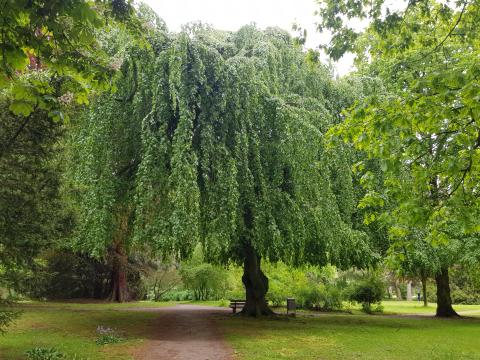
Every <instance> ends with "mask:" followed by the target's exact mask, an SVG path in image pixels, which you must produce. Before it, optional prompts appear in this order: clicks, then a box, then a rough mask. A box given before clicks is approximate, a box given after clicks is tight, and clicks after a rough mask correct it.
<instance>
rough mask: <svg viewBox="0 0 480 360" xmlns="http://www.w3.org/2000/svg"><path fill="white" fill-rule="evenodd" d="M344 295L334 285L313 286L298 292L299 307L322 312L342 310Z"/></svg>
mask: <svg viewBox="0 0 480 360" xmlns="http://www.w3.org/2000/svg"><path fill="white" fill-rule="evenodd" d="M342 300H343V298H342V293H341V291H340V290H339V289H338V288H336V287H335V286H334V285H311V286H308V287H305V288H303V289H299V290H298V292H297V303H298V305H299V307H302V308H306V309H313V310H320V311H332V310H340V309H342V305H343V304H342Z"/></svg>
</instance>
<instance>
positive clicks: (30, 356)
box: [25, 347, 66, 360]
mask: <svg viewBox="0 0 480 360" xmlns="http://www.w3.org/2000/svg"><path fill="white" fill-rule="evenodd" d="M25 356H26V358H27V360H57V359H66V358H65V355H64V354H63V353H61V352H60V351H58V350H57V349H55V348H54V347H51V348H38V347H37V348H33V349H30V350H28V351H27V352H25Z"/></svg>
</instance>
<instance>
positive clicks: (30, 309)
mask: <svg viewBox="0 0 480 360" xmlns="http://www.w3.org/2000/svg"><path fill="white" fill-rule="evenodd" d="M165 305H169V304H168V303H147V302H135V303H127V304H112V303H73V302H68V303H45V302H28V303H23V304H20V305H19V306H18V308H19V309H21V310H22V311H23V314H22V316H21V317H20V319H19V320H18V321H16V322H15V324H14V325H13V326H12V327H10V328H9V330H8V332H7V333H6V334H5V335H0V359H2V360H6V359H9V360H10V359H23V358H24V354H25V351H27V350H29V349H31V348H34V347H52V346H54V347H56V348H57V349H58V350H60V351H62V352H63V353H65V354H66V355H67V358H68V359H71V358H73V356H74V355H77V356H79V357H80V358H81V359H90V360H97V359H98V360H100V359H102V360H103V359H119V360H120V359H131V358H132V357H131V356H130V354H131V352H132V351H133V350H134V349H135V348H136V347H138V346H140V345H141V343H142V341H143V339H145V338H146V337H148V334H150V333H151V332H153V331H154V329H153V322H154V320H155V318H156V316H157V315H156V314H155V313H153V312H138V311H122V310H124V309H125V308H132V307H158V306H165ZM99 325H101V326H104V327H109V328H113V329H115V330H116V331H117V332H118V334H119V335H120V336H121V337H123V338H125V341H123V342H121V343H119V344H112V345H104V346H99V345H96V344H95V340H96V338H97V334H96V328H97V326H99Z"/></svg>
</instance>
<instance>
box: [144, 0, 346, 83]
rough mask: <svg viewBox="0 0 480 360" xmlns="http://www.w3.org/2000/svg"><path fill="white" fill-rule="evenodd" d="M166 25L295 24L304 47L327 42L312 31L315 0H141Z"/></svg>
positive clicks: (341, 67)
mask: <svg viewBox="0 0 480 360" xmlns="http://www.w3.org/2000/svg"><path fill="white" fill-rule="evenodd" d="M143 2H145V3H147V4H148V5H149V6H150V7H151V8H152V9H153V10H154V11H155V12H156V13H157V14H158V15H159V16H160V17H161V18H162V19H163V20H164V21H165V22H166V24H167V26H168V28H169V30H171V31H179V30H180V29H181V26H182V25H183V24H186V23H188V22H191V21H199V20H200V21H202V22H204V23H208V24H210V25H212V26H213V27H214V28H217V29H221V30H231V31H235V30H238V29H239V28H240V27H242V26H243V25H245V24H250V23H252V22H254V23H256V24H257V26H258V27H259V28H261V29H264V28H266V27H269V26H277V27H280V28H283V29H285V30H289V31H291V32H292V30H291V28H292V24H293V23H295V22H296V23H297V24H298V25H300V26H302V27H303V28H304V29H306V30H307V43H306V47H307V48H317V47H318V45H319V44H320V43H322V42H326V41H328V40H325V39H326V35H322V34H319V33H318V32H317V31H316V30H315V23H317V22H318V17H316V16H315V15H314V12H315V10H316V3H315V0H143ZM352 63H353V56H352V55H346V56H345V57H344V58H343V59H340V61H339V62H338V63H337V64H336V73H337V74H338V75H340V76H341V75H344V74H346V73H348V72H349V71H350V70H351V69H352Z"/></svg>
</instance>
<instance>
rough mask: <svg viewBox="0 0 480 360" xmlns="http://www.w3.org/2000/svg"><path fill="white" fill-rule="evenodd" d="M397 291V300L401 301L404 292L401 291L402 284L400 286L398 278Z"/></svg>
mask: <svg viewBox="0 0 480 360" xmlns="http://www.w3.org/2000/svg"><path fill="white" fill-rule="evenodd" d="M395 292H396V293H397V301H401V300H402V292H401V291H400V286H398V279H396V280H395Z"/></svg>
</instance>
